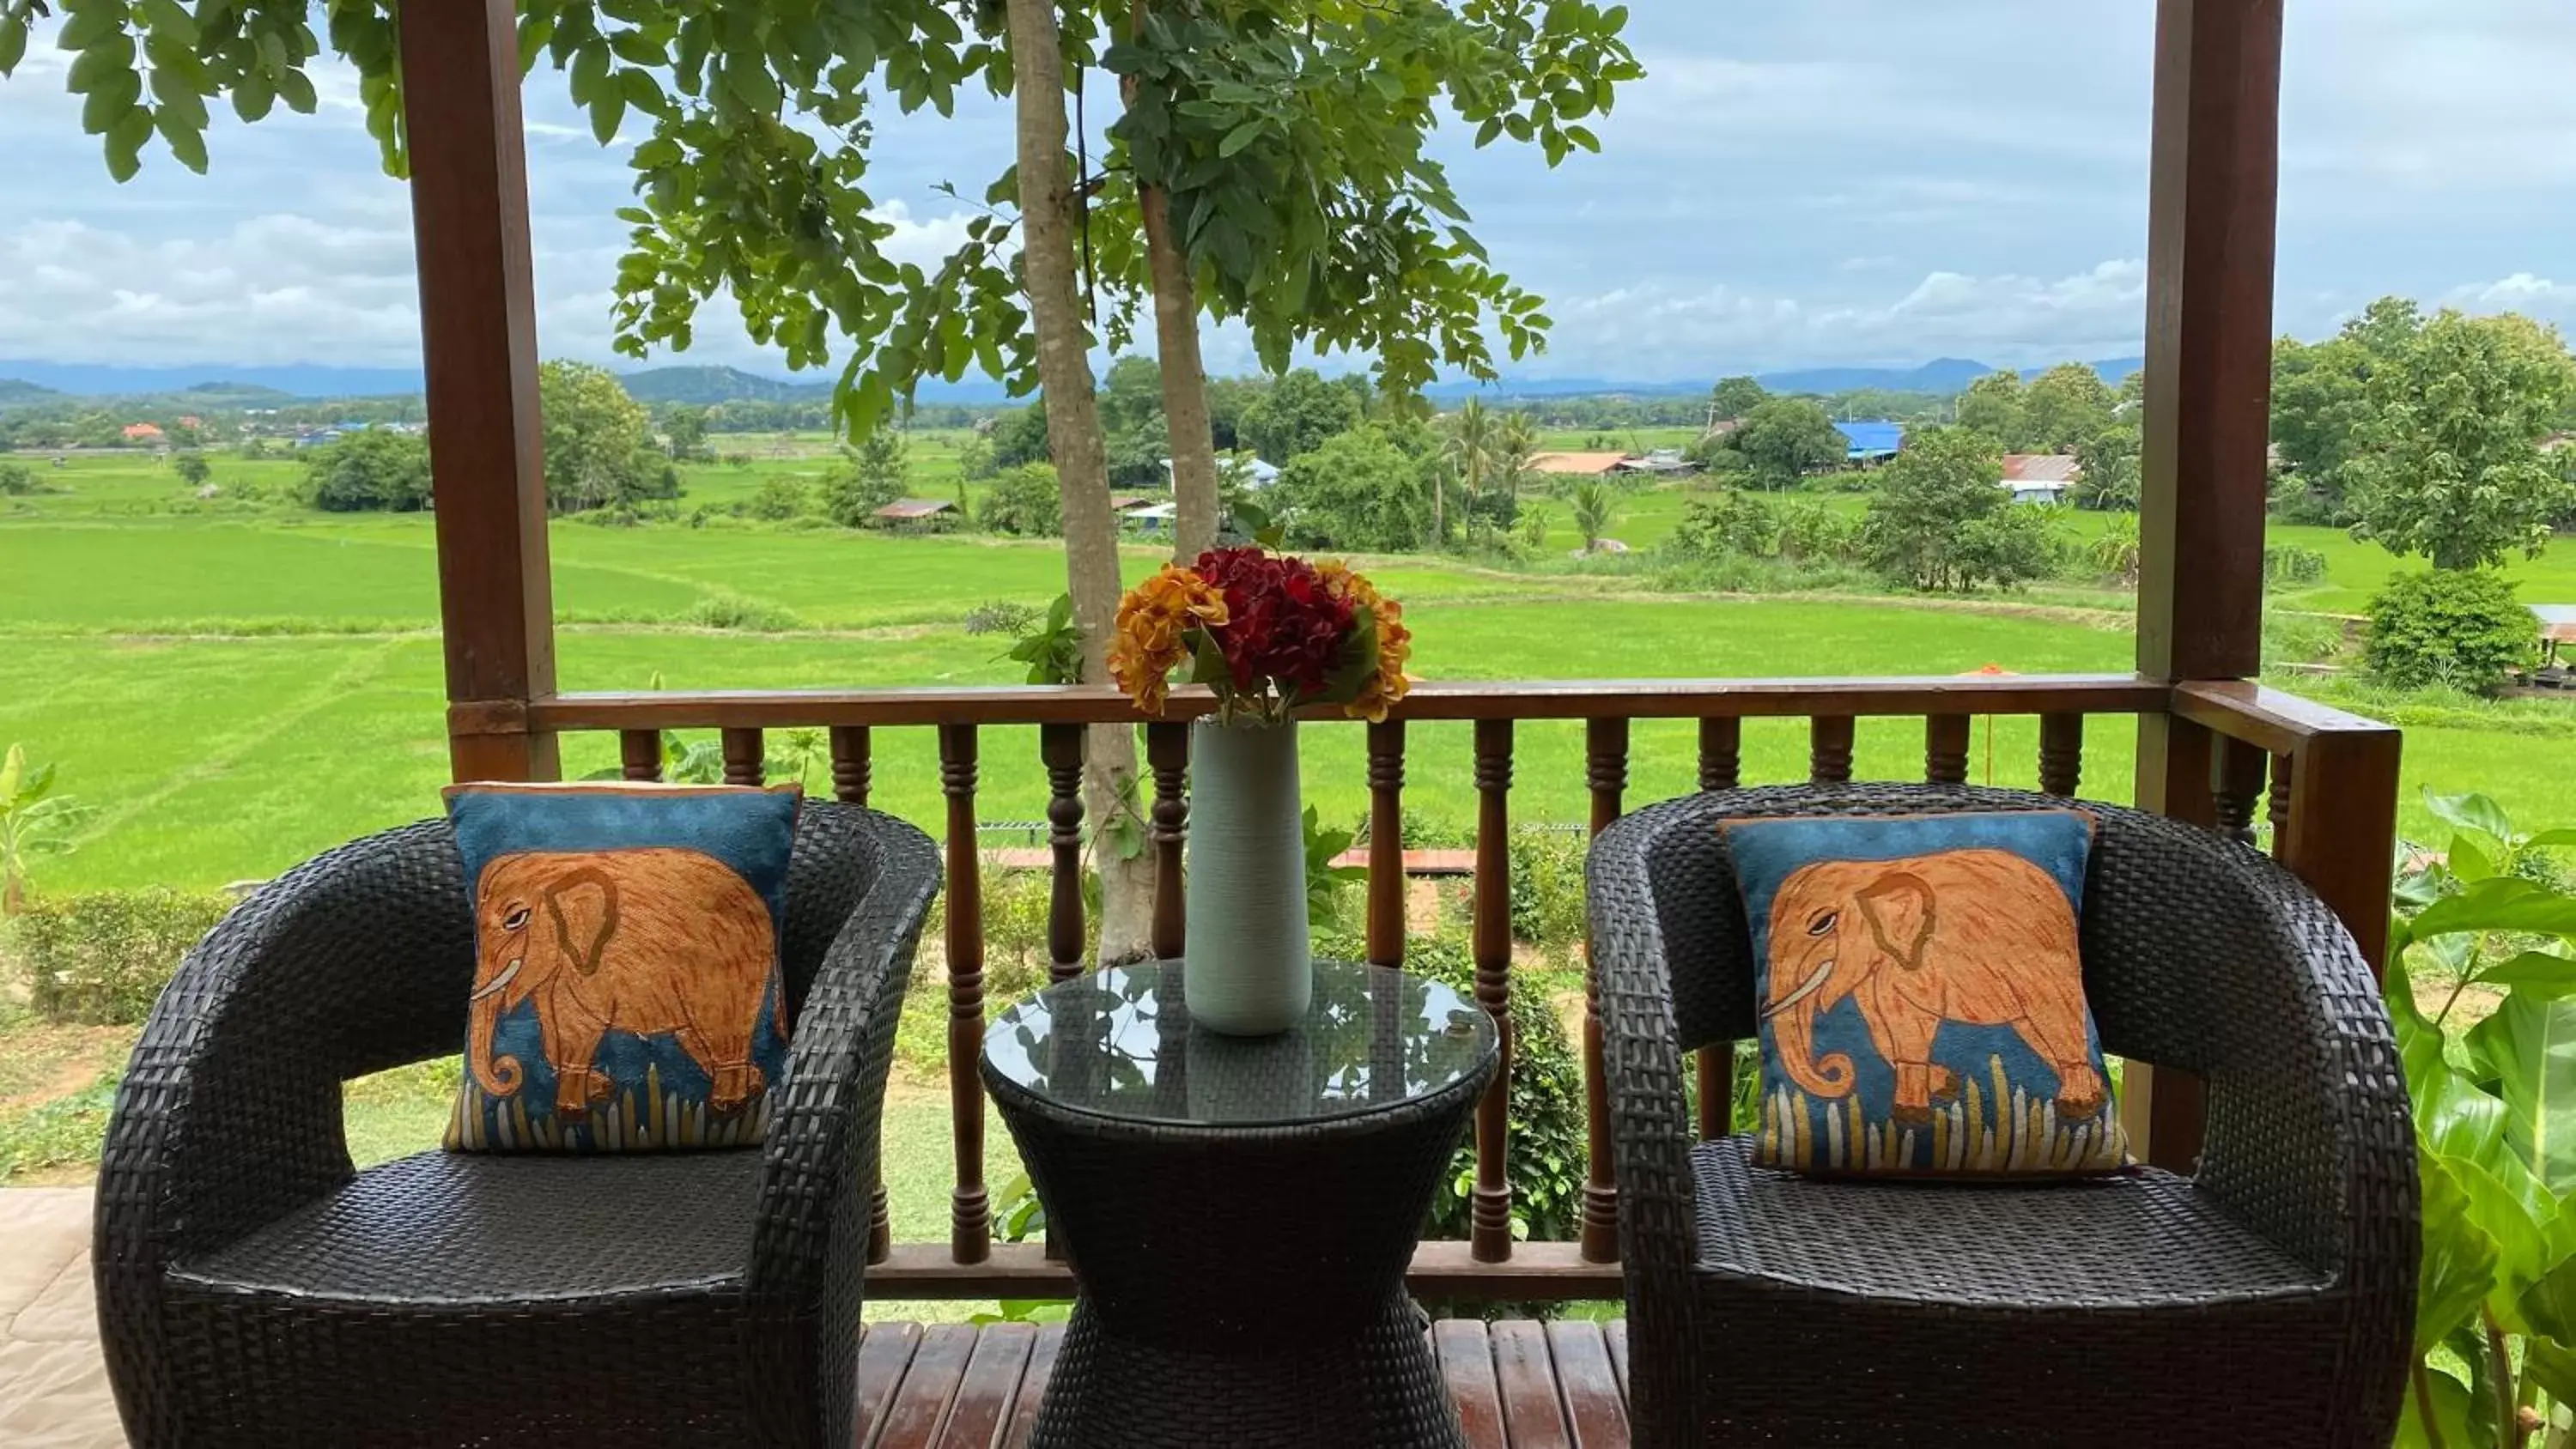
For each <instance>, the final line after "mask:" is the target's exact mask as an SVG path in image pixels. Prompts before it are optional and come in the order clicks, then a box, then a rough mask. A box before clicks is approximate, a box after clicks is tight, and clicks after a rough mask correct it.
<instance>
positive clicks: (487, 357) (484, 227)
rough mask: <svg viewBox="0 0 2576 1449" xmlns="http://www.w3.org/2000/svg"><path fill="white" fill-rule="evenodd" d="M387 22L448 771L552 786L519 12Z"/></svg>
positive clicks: (405, 10) (485, 9)
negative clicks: (534, 713)
mask: <svg viewBox="0 0 2576 1449" xmlns="http://www.w3.org/2000/svg"><path fill="white" fill-rule="evenodd" d="M397 17H398V21H399V23H400V25H401V28H402V37H403V43H402V73H403V104H404V106H405V107H406V109H407V112H408V116H407V121H406V124H405V126H404V130H405V131H406V132H407V133H408V134H409V136H410V138H411V215H412V236H413V243H414V249H415V251H416V253H417V256H418V266H419V272H420V317H421V360H422V364H423V368H424V372H425V376H426V380H427V383H428V392H429V450H430V463H431V473H432V475H433V479H434V484H433V487H434V491H435V495H436V502H437V507H438V520H437V523H438V603H439V624H440V631H441V637H442V638H443V639H444V641H445V643H446V649H447V699H448V706H449V726H448V763H449V767H450V768H451V769H452V770H453V772H454V774H455V778H457V779H459V780H551V779H553V778H555V777H556V776H557V775H558V774H560V773H561V771H562V765H561V763H560V761H559V760H558V759H557V758H556V753H555V738H554V736H553V735H552V734H548V733H544V732H540V731H535V730H532V729H530V728H529V727H528V723H527V714H526V708H527V703H528V701H530V700H532V699H542V698H544V697H546V696H548V695H551V694H553V693H554V692H555V643H554V592H553V588H552V584H551V580H550V575H549V573H548V569H547V564H546V483H545V443H544V431H543V428H542V426H541V425H540V423H539V421H538V417H537V305H536V293H535V288H534V285H533V281H532V264H531V262H530V256H529V244H528V172H527V140H526V137H525V135H524V133H523V132H522V129H521V126H520V121H519V31H518V14H517V8H516V7H515V6H514V5H512V4H511V3H510V0H479V3H474V0H400V5H399V8H398V11H397Z"/></svg>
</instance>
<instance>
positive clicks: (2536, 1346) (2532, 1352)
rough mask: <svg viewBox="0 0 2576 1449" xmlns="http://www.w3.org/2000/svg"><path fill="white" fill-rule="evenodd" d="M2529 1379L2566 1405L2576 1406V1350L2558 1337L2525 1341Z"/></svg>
mask: <svg viewBox="0 0 2576 1449" xmlns="http://www.w3.org/2000/svg"><path fill="white" fill-rule="evenodd" d="M2522 1371H2523V1374H2524V1376H2525V1377H2527V1378H2529V1379H2530V1380H2531V1381H2532V1382H2533V1383H2536V1384H2538V1385H2540V1386H2541V1387H2542V1388H2543V1389H2546V1390H2547V1391H2548V1392H2549V1396H2550V1397H2551V1398H2553V1399H2556V1400H2557V1401H2558V1402H2560V1403H2562V1404H2567V1403H2576V1348H2570V1347H2568V1340H2567V1339H2566V1338H2564V1337H2561V1336H2559V1335H2557V1334H2554V1333H2553V1334H2548V1335H2540V1334H2535V1335H2533V1336H2532V1337H2530V1338H2527V1339H2525V1340H2523V1357H2522Z"/></svg>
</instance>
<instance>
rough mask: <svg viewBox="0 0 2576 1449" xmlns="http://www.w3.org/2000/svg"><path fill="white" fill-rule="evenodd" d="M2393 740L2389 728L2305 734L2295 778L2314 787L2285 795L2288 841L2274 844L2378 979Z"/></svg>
mask: <svg viewBox="0 0 2576 1449" xmlns="http://www.w3.org/2000/svg"><path fill="white" fill-rule="evenodd" d="M2401 743H2402V741H2401V737H2400V736H2399V734H2398V733H2397V731H2395V730H2393V729H2387V730H2349V731H2340V732H2334V733H2328V734H2320V735H2317V736H2315V737H2313V738H2311V739H2310V740H2309V741H2308V742H2307V746H2306V748H2304V749H2303V750H2301V751H2300V753H2299V763H2298V766H2297V772H2298V773H2297V778H2298V779H2299V780H2300V781H2301V782H2302V783H2303V784H2314V785H2315V788H2312V789H2310V788H2302V789H2299V790H2297V791H2296V792H2295V793H2293V794H2292V795H2291V797H2290V818H2289V832H2288V834H2289V842H2288V844H2287V845H2284V846H2282V847H2281V863H2282V864H2283V865H2286V866H2288V867H2289V868H2290V869H2291V870H2292V871H2294V872H2296V873H2297V874H2298V877H2299V878H2300V879H2301V880H2304V881H2306V882H2307V883H2308V888H2309V889H2310V890H2313V891H2315V892H2316V893H2317V898H2318V899H2319V900H2322V901H2324V902H2325V903H2326V904H2327V905H2328V906H2331V907H2333V908H2334V913H2335V914H2336V915H2337V916H2339V917H2341V918H2342V920H2343V927H2344V929H2345V930H2347V931H2350V932H2352V939H2353V943H2354V944H2355V945H2357V946H2359V947H2360V948H2361V959H2362V960H2364V961H2367V962H2369V963H2370V967H2371V970H2373V971H2375V972H2378V973H2380V974H2381V975H2383V976H2384V975H2385V974H2386V973H2387V970H2388V885H2389V875H2390V870H2391V865H2392V861H2391V856H2392V854H2393V853H2394V851H2395V849H2396V840H2397V765H2398V755H2399V750H2400V745H2401ZM2282 758H2283V760H2284V761H2286V760H2287V759H2288V758H2289V757H2288V756H2283V757H2282Z"/></svg>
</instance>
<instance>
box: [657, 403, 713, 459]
mask: <svg viewBox="0 0 2576 1449" xmlns="http://www.w3.org/2000/svg"><path fill="white" fill-rule="evenodd" d="M662 432H663V435H664V436H665V437H667V438H669V439H670V440H671V456H672V457H673V458H674V459H677V460H678V461H680V462H683V463H704V462H708V461H710V460H712V459H713V458H714V457H715V454H714V453H713V452H712V451H710V450H709V449H708V447H707V410H706V409H705V408H702V407H697V406H694V405H692V404H688V403H682V404H680V405H678V406H676V407H673V408H672V409H671V410H670V411H669V412H668V413H667V414H665V415H664V416H663V419H662Z"/></svg>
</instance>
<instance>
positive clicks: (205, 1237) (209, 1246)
mask: <svg viewBox="0 0 2576 1449" xmlns="http://www.w3.org/2000/svg"><path fill="white" fill-rule="evenodd" d="M938 874H939V869H938V858H937V856H936V854H935V853H934V852H933V850H932V848H931V845H930V841H929V839H928V838H927V837H925V836H923V835H922V834H921V832H919V831H917V830H914V829H913V828H912V827H910V826H908V825H905V824H902V823H901V822H899V821H896V820H893V819H890V818H888V817H886V816H883V815H877V814H872V813H870V812H868V811H865V810H860V809H857V808H854V807H850V806H845V805H836V804H829V803H822V802H815V803H809V804H808V805H807V806H806V808H805V810H804V812H803V816H802V819H801V821H800V823H799V825H798V827H797V839H796V847H795V854H794V856H793V858H792V861H791V864H790V875H789V882H790V884H789V900H788V921H787V926H786V931H785V938H784V940H783V942H782V949H783V954H784V956H785V960H786V972H787V982H788V987H787V989H788V993H789V1000H790V1003H791V1006H792V1007H793V1008H794V1021H795V1036H794V1042H793V1045H792V1047H791V1058H790V1061H791V1065H790V1068H789V1071H788V1075H787V1079H786V1081H785V1082H784V1083H783V1084H780V1085H779V1086H777V1087H776V1088H775V1089H774V1090H775V1092H776V1096H775V1097H774V1099H773V1103H772V1114H771V1125H770V1128H769V1136H768V1140H767V1142H766V1144H765V1145H763V1146H762V1147H760V1148H757V1149H744V1150H741V1151H733V1152H723V1151H718V1152H702V1153H671V1154H645V1155H634V1156H622V1157H546V1156H502V1155H462V1154H452V1153H446V1152H437V1151H432V1152H427V1153H422V1154H420V1155H417V1156H413V1157H408V1158H404V1159H402V1160H400V1161H396V1162H390V1163H386V1164H384V1165H383V1166H380V1167H375V1168H370V1169H368V1170H366V1171H364V1172H353V1171H352V1169H351V1166H350V1162H349V1151H348V1146H347V1144H346V1142H345V1140H344V1138H343V1134H342V1130H341V1101H340V1098H341V1084H342V1082H343V1081H345V1080H346V1079H348V1078H350V1077H354V1076H357V1075H360V1074H362V1073H366V1072H373V1071H379V1070H382V1069H384V1068H387V1067H393V1066H399V1065H402V1064H404V1063H407V1062H416V1061H422V1060H426V1059H429V1058H432V1057H436V1056H440V1055H443V1054H447V1053H452V1052H456V1051H458V1050H460V1049H461V1047H462V1044H463V1041H464V1035H465V1015H466V1013H465V1000H466V993H467V992H468V990H469V989H470V982H471V980H472V977H473V971H474V952H473V944H472V934H473V924H472V921H471V919H470V918H469V915H468V910H467V902H466V893H465V886H464V881H463V879H462V876H461V870H460V867H459V865H458V862H457V855H456V847H455V844H454V841H453V838H452V837H451V835H450V833H449V831H448V827H447V825H446V823H445V822H443V821H435V822H429V823H424V824H420V825H414V826H409V827H406V828H404V829H400V830H394V831H390V832H388V833H386V834H383V835H378V836H373V837H370V838H368V839H365V840H361V841H358V842H356V843H355V844H352V845H349V846H346V847H343V848H341V849H339V850H335V851H332V852H331V853H329V854H327V855H324V856H322V857H320V858H318V859H316V860H314V861H311V862H309V863H308V864H306V865H303V866H301V867H299V868H297V869H296V870H295V871H293V872H291V873H290V874H288V875H287V876H285V877H284V878H282V879H280V880H278V881H277V882H275V883H274V884H272V885H270V886H268V887H266V888H265V889H263V890H261V891H260V892H259V893H258V894H257V895H255V896H253V897H251V898H250V900H248V901H247V902H245V903H244V904H243V905H242V906H241V907H240V908H239V909H237V910H235V911H234V912H233V913H232V914H231V915H230V916H229V917H227V918H226V919H225V921H224V923H223V924H222V925H220V926H218V927H217V928H216V929H215V930H214V932H213V933H212V934H211V935H209V936H208V937H207V938H206V939H205V941H204V942H203V943H201V944H200V945H199V946H198V947H197V949H196V950H194V951H192V952H190V953H189V956H188V958H187V960H186V962H185V963H183V964H182V965H181V967H180V969H179V974H178V976H177V978H176V979H175V980H173V981H172V982H171V984H170V987H169V989H168V990H166V991H165V992H163V993H162V996H161V1000H160V1003H159V1004H158V1005H157V1006H155V1007H154V1008H153V1012H152V1017H151V1021H150V1023H149V1024H148V1025H147V1026H146V1027H145V1028H144V1032H143V1037H142V1040H141V1041H140V1042H139V1043H138V1044H137V1045H136V1047H135V1050H134V1059H133V1063H132V1065H131V1066H130V1067H129V1068H128V1070H127V1072H126V1076H125V1083H124V1086H123V1088H122V1089H121V1090H120V1091H119V1092H118V1094H117V1102H116V1114H115V1117H114V1120H113V1121H112V1122H111V1124H110V1126H109V1129H108V1137H107V1148H106V1153H105V1157H104V1160H103V1161H102V1163H101V1167H100V1175H99V1186H98V1226H97V1238H96V1246H95V1256H96V1272H97V1280H98V1305H99V1329H100V1336H101V1338H102V1340H103V1342H104V1346H105V1349H106V1354H107V1364H108V1371H109V1375H110V1377H111V1379H112V1380H113V1382H114V1384H115V1388H116V1399H117V1406H118V1409H119V1410H120V1412H121V1413H122V1414H123V1415H124V1419H125V1427H126V1432H127V1433H128V1434H129V1435H130V1436H131V1437H132V1439H133V1442H134V1443H135V1444H137V1445H140V1446H145V1449H159V1446H177V1445H186V1446H189V1449H211V1446H220V1445H263V1446H302V1445H317V1446H318V1445H367V1446H371V1449H372V1446H386V1445H441V1446H446V1445H460V1444H474V1445H516V1444H529V1445H535V1444H543V1445H547V1446H550V1449H564V1446H571V1445H592V1444H612V1443H613V1444H617V1445H621V1446H625V1445H661V1444H717V1443H722V1444H727V1445H733V1444H764V1445H769V1444H774V1445H800V1446H801V1445H820V1444H832V1445H843V1444H847V1443H848V1442H849V1441H850V1435H851V1428H850V1418H851V1414H852V1398H853V1395H854V1392H855V1386H854V1371H855V1361H856V1354H857V1345H858V1336H859V1305H860V1299H861V1288H862V1284H861V1278H862V1274H863V1272H864V1269H865V1266H866V1259H867V1238H868V1219H869V1197H870V1185H871V1179H872V1176H873V1172H874V1167H875V1162H876V1142H877V1128H878V1118H879V1113H880V1111H881V1109H882V1107H883V1100H884V1086H885V1078H886V1069H887V1064H888V1060H889V1057H890V1055H891V1052H892V1048H893V1036H894V1025H895V1017H896V1014H897V1010H898V1008H899V1006H900V1003H901V1001H902V997H903V991H904V986H905V983H906V981H907V980H908V978H909V977H910V974H911V970H912V957H913V949H914V946H915V943H916V942H917V940H918V938H919V934H920V930H921V922H922V918H923V915H924V914H925V912H926V910H927V908H928V905H929V901H930V897H931V895H932V893H933V892H934V891H935V890H936V888H937V884H938Z"/></svg>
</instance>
